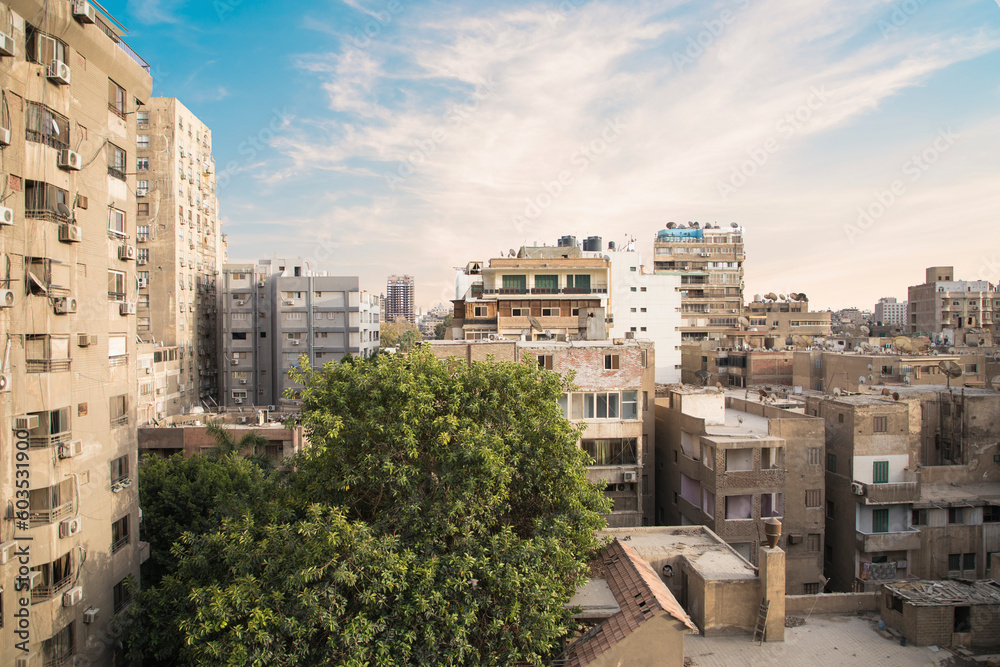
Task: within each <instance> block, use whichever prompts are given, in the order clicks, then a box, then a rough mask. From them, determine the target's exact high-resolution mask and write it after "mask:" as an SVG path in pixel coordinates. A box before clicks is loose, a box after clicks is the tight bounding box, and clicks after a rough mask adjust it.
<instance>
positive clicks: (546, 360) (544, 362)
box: [538, 354, 552, 371]
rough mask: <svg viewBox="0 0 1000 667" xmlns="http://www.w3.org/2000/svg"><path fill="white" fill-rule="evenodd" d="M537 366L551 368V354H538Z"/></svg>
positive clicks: (549, 369)
mask: <svg viewBox="0 0 1000 667" xmlns="http://www.w3.org/2000/svg"><path fill="white" fill-rule="evenodd" d="M538 367H539V368H544V369H545V370H547V371H551V370H552V355H551V354H540V355H538Z"/></svg>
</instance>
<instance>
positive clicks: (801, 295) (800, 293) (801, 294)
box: [796, 292, 809, 301]
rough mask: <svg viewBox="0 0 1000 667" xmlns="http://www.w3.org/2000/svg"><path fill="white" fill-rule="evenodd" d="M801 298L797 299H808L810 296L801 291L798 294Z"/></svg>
mask: <svg viewBox="0 0 1000 667" xmlns="http://www.w3.org/2000/svg"><path fill="white" fill-rule="evenodd" d="M797 296H798V297H799V298H798V299H796V301H808V300H809V298H808V297H807V296H806V295H805V292H799V293H798V295H797Z"/></svg>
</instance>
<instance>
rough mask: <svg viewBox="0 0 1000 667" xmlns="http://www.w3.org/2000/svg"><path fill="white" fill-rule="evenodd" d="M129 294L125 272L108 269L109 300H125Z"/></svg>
mask: <svg viewBox="0 0 1000 667" xmlns="http://www.w3.org/2000/svg"><path fill="white" fill-rule="evenodd" d="M127 296H128V294H127V293H126V291H125V272H124V271H112V270H108V301H122V302H124V301H125V299H126V297H127Z"/></svg>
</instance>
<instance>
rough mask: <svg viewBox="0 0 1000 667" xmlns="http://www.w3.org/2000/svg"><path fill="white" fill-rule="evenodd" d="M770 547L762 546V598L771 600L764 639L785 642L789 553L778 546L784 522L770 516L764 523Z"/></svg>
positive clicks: (760, 558) (759, 560)
mask: <svg viewBox="0 0 1000 667" xmlns="http://www.w3.org/2000/svg"><path fill="white" fill-rule="evenodd" d="M764 534H765V535H766V536H767V546H763V545H761V547H760V551H759V553H758V556H759V559H758V561H757V562H758V563H760V569H759V571H760V594H761V601H764V600H767V601H768V603H769V606H768V611H767V624H766V625H765V631H764V638H765V640H766V641H769V642H783V641H785V552H784V551H782V550H781V549H780V548H778V540H779V539H780V538H781V522H780V521H778V520H777V519H775V518H773V517H772V518H770V519H768V520H767V521H765V522H764Z"/></svg>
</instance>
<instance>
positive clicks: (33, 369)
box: [24, 359, 72, 373]
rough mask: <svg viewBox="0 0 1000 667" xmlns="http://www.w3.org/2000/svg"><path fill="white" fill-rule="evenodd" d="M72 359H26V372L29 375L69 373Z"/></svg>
mask: <svg viewBox="0 0 1000 667" xmlns="http://www.w3.org/2000/svg"><path fill="white" fill-rule="evenodd" d="M71 363H72V359H25V361H24V366H25V371H27V372H28V373H59V372H62V371H68V370H69V368H70V364H71Z"/></svg>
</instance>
